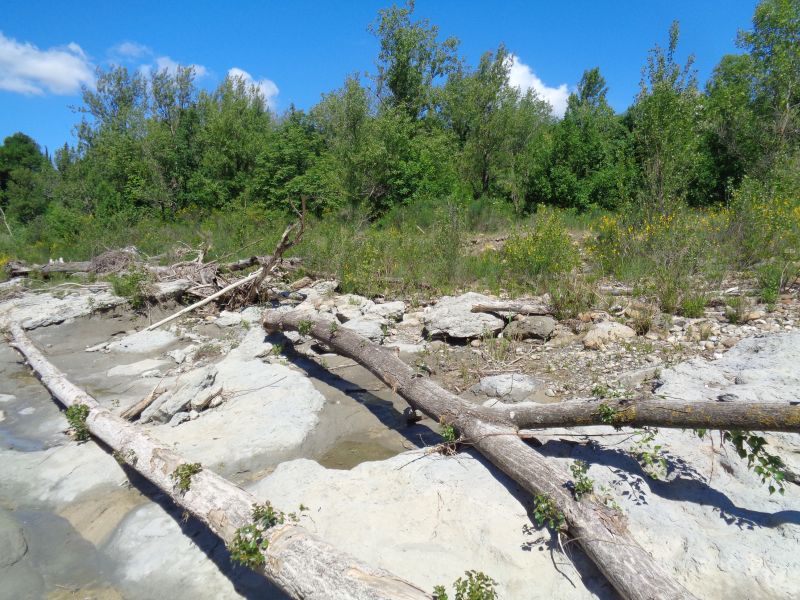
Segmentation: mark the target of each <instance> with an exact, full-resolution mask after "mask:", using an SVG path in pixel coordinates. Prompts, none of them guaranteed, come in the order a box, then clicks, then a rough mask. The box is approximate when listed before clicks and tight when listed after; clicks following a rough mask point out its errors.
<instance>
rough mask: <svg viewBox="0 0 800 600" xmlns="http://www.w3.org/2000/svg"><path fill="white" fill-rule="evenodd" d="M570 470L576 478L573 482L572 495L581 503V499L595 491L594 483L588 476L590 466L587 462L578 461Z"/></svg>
mask: <svg viewBox="0 0 800 600" xmlns="http://www.w3.org/2000/svg"><path fill="white" fill-rule="evenodd" d="M569 470H570V471H571V472H572V477H573V478H574V480H573V481H572V493H573V495H574V496H575V500H578V501H580V499H581V498H583V497H584V496H586V495H588V494H591V493H592V492H593V491H594V482H593V481H592V479H591V478H590V477H589V476H587V475H586V473H587V471H588V470H589V465H588V464H587V463H586V461H583V460H576V461H575V462H574V463H572V464H571V465H570V466H569Z"/></svg>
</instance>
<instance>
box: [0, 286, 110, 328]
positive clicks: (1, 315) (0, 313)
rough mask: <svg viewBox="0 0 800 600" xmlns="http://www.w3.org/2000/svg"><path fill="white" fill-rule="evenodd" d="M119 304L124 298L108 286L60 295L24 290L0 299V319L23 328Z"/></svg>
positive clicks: (55, 322)
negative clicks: (30, 292)
mask: <svg viewBox="0 0 800 600" xmlns="http://www.w3.org/2000/svg"><path fill="white" fill-rule="evenodd" d="M122 304H125V299H124V298H120V297H119V296H115V295H114V294H112V293H111V292H110V291H108V290H102V291H99V292H89V291H80V292H73V293H69V294H66V295H65V296H63V297H56V296H53V295H52V294H49V293H44V294H24V295H21V296H18V297H15V298H10V299H8V300H5V301H3V302H0V322H2V321H3V320H8V321H13V322H16V323H19V324H20V325H22V327H23V329H37V328H39V327H47V326H49V325H57V324H59V323H63V322H64V321H69V320H72V319H76V318H78V317H85V316H86V315H90V314H92V313H93V312H94V311H96V310H106V309H109V308H113V307H115V306H121V305H122Z"/></svg>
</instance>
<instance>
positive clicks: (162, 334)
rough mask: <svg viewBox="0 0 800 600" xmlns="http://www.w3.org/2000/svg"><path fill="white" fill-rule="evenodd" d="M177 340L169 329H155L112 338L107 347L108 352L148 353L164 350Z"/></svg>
mask: <svg viewBox="0 0 800 600" xmlns="http://www.w3.org/2000/svg"><path fill="white" fill-rule="evenodd" d="M177 342H178V336H176V335H175V334H174V333H172V332H171V331H166V330H164V329H156V330H155V331H137V332H136V333H132V334H130V335H126V336H125V337H124V338H121V339H118V340H114V341H113V342H111V343H109V344H108V346H107V348H108V350H109V351H110V352H123V353H128V354H149V353H151V352H158V351H161V350H166V349H167V348H169V347H170V346H172V345H173V344H175V343H177Z"/></svg>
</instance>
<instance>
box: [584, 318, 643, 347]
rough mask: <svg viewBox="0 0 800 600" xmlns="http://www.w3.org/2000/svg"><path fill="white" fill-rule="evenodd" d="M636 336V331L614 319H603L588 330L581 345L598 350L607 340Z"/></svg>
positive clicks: (613, 340) (619, 339)
mask: <svg viewBox="0 0 800 600" xmlns="http://www.w3.org/2000/svg"><path fill="white" fill-rule="evenodd" d="M635 337H636V332H635V331H634V330H633V329H631V328H630V327H628V326H627V325H623V324H622V323H617V322H616V321H603V322H601V323H598V324H597V325H595V326H594V327H592V328H591V329H590V330H589V333H587V334H586V337H584V338H583V345H584V347H585V348H587V349H589V350H598V349H600V348H602V347H603V346H605V345H606V344H607V343H609V342H618V341H621V340H629V339H631V338H635Z"/></svg>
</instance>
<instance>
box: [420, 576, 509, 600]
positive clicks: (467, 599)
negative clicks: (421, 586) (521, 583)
mask: <svg viewBox="0 0 800 600" xmlns="http://www.w3.org/2000/svg"><path fill="white" fill-rule="evenodd" d="M464 575H465V576H466V577H459V578H458V579H456V581H455V583H453V589H454V590H455V599H454V600H497V591H496V590H495V586H496V585H497V582H496V581H495V580H494V579H492V578H491V577H489V576H488V575H487V574H486V573H483V572H482V571H467V572H465V573H464ZM433 600H449V596H448V595H447V590H446V589H445V587H444V586H443V585H437V586H436V587H435V588H433Z"/></svg>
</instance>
